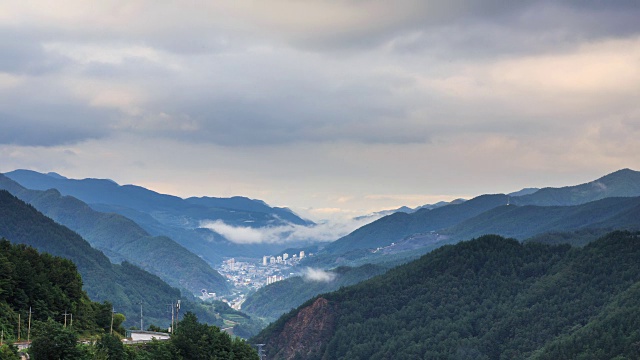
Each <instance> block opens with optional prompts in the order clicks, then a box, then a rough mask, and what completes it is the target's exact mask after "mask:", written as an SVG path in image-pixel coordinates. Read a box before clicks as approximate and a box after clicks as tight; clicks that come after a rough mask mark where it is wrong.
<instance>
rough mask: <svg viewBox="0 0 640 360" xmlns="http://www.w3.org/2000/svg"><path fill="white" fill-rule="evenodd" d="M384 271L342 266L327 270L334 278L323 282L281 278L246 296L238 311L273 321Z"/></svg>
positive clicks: (377, 267)
mask: <svg viewBox="0 0 640 360" xmlns="http://www.w3.org/2000/svg"><path fill="white" fill-rule="evenodd" d="M387 269H388V268H386V267H383V266H380V265H371V264H367V265H362V266H359V267H357V268H351V267H346V266H343V267H339V268H336V269H334V270H332V271H330V272H329V273H330V274H332V275H333V276H335V278H332V279H329V280H326V281H313V280H310V279H305V278H304V277H303V276H295V277H291V278H288V279H284V280H282V281H278V282H276V283H273V284H271V285H267V286H265V287H263V288H260V289H259V290H258V291H256V292H255V293H253V294H251V295H249V297H248V298H247V300H246V301H245V302H244V303H243V304H242V311H245V312H247V313H249V314H252V315H257V316H259V317H262V318H266V319H268V320H271V321H273V320H275V319H277V318H278V317H279V316H280V315H282V314H284V313H287V312H289V311H290V310H291V309H294V308H296V307H298V306H300V305H301V304H302V303H304V302H305V301H307V300H309V299H311V298H312V297H314V296H316V295H318V294H322V293H327V292H330V291H334V290H337V289H339V288H341V287H343V286H349V285H353V284H357V283H359V282H361V281H363V280H366V279H369V278H371V277H373V276H376V275H380V274H382V273H384V272H385V271H387Z"/></svg>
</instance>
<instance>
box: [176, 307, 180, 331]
mask: <svg viewBox="0 0 640 360" xmlns="http://www.w3.org/2000/svg"><path fill="white" fill-rule="evenodd" d="M178 321H180V300H178V303H177V304H176V329H177V328H178Z"/></svg>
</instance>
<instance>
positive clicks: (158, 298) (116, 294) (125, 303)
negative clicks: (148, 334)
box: [0, 190, 180, 324]
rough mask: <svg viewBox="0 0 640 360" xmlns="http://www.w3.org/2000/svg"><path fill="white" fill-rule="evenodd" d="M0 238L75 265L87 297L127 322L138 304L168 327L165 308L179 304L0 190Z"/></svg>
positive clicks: (151, 280) (170, 292)
mask: <svg viewBox="0 0 640 360" xmlns="http://www.w3.org/2000/svg"><path fill="white" fill-rule="evenodd" d="M0 236H1V237H4V238H6V239H7V240H9V241H11V242H12V243H14V244H26V245H29V246H33V247H34V248H36V249H37V250H38V251H41V252H47V253H49V254H51V255H55V256H60V257H63V258H65V259H69V260H71V261H73V263H74V264H75V265H76V266H77V268H78V272H80V274H81V275H82V281H83V284H84V290H85V291H86V292H87V294H88V295H89V297H90V298H91V299H93V300H95V301H109V302H111V303H112V304H113V305H114V307H115V308H116V310H117V311H118V312H121V313H124V314H125V315H127V317H128V318H129V319H137V318H138V316H137V314H138V313H139V309H140V305H139V303H140V302H141V301H142V303H143V305H144V307H145V309H146V310H145V316H146V317H147V318H148V319H149V320H150V321H154V320H158V319H160V318H162V319H163V321H162V322H166V311H165V305H164V304H170V303H172V302H173V301H175V300H177V299H179V298H180V291H179V290H178V289H176V288H172V287H170V286H169V285H167V284H166V283H165V282H163V281H162V280H161V279H160V278H158V277H157V276H155V275H152V274H150V273H147V272H146V271H144V270H141V269H139V268H137V267H135V266H133V265H131V264H129V263H126V262H124V263H122V264H121V265H116V264H112V263H111V262H110V261H109V259H108V258H107V257H106V256H105V255H104V254H102V253H101V252H100V251H98V250H96V249H94V248H92V247H91V245H89V243H88V242H86V241H85V240H84V239H82V238H81V237H80V235H78V234H77V233H75V232H73V231H71V230H69V229H68V228H66V227H64V226H62V225H59V224H57V223H55V222H54V221H53V220H51V219H50V218H48V217H46V216H44V215H43V214H41V213H39V212H38V211H37V210H36V209H35V208H33V207H32V206H30V205H28V204H26V203H24V202H23V201H21V200H19V199H18V198H16V197H15V196H13V195H11V194H10V193H9V192H7V191H4V190H0ZM133 323H134V322H132V323H131V324H133ZM156 323H161V322H160V321H156Z"/></svg>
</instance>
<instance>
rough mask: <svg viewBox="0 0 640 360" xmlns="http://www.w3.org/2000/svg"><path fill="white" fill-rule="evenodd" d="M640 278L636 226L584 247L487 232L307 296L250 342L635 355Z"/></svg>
mask: <svg viewBox="0 0 640 360" xmlns="http://www.w3.org/2000/svg"><path fill="white" fill-rule="evenodd" d="M639 288H640V234H639V233H630V232H614V233H611V234H609V235H607V236H605V237H603V238H601V239H599V240H597V241H594V242H592V243H590V244H588V245H587V246H585V247H584V248H572V247H570V246H569V245H560V246H549V245H543V244H536V243H529V244H521V243H519V242H517V241H516V240H513V239H505V238H502V237H498V236H483V237H481V238H479V239H476V240H472V241H464V242H461V243H459V244H456V245H447V246H444V247H441V248H439V249H436V250H434V251H433V252H431V253H429V254H427V255H425V256H423V257H422V258H420V259H419V260H417V261H414V262H411V263H409V264H406V265H403V266H400V267H398V268H395V269H392V270H390V271H389V272H387V273H386V274H384V275H381V276H378V277H376V278H373V279H371V280H367V281H365V282H362V283H360V284H357V285H354V286H351V287H347V288H343V289H341V290H338V291H336V292H333V293H329V294H324V295H320V296H319V297H317V298H314V299H311V300H309V301H308V302H307V303H305V304H303V305H302V306H301V307H299V308H298V309H296V310H295V311H292V312H290V313H288V314H287V315H285V316H283V317H281V318H280V319H279V320H278V321H276V322H275V323H273V324H271V325H270V326H269V327H268V328H267V329H265V330H264V331H263V332H262V333H261V334H260V335H258V336H256V337H255V338H254V339H252V341H254V342H261V343H266V344H267V345H266V347H265V348H266V349H267V355H268V356H269V358H271V359H294V358H304V359H309V360H313V359H410V358H428V359H432V358H434V359H436V358H437V359H440V358H458V359H559V358H565V359H566V358H571V359H577V358H585V359H587V358H599V359H605V358H606V359H612V358H616V356H620V359H622V358H629V359H632V358H638V357H639V356H640V347H638V346H637V344H639V343H640V332H638V331H637V324H640V310H638V309H640V297H638V296H635V295H637V294H638V289H639ZM311 313H313V314H314V315H313V317H310V316H311V315H310V314H311ZM634 324H635V326H634ZM291 334H295V336H293V337H292V336H291ZM285 335H286V336H285ZM289 337H291V339H289ZM291 341H295V344H293V343H291ZM593 344H597V346H593Z"/></svg>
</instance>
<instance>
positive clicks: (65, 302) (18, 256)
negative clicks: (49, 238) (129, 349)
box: [0, 239, 121, 342]
mask: <svg viewBox="0 0 640 360" xmlns="http://www.w3.org/2000/svg"><path fill="white" fill-rule="evenodd" d="M29 309H31V314H32V316H31V320H32V321H33V322H45V321H47V320H48V319H54V320H55V321H58V322H61V323H62V322H63V321H64V314H65V313H67V314H74V320H73V326H74V328H75V329H76V330H77V331H80V332H88V333H98V332H101V331H104V330H105V329H109V327H110V325H111V305H110V304H109V303H96V302H92V301H90V300H89V297H88V296H87V294H86V293H85V292H84V291H83V289H82V279H81V277H80V274H79V273H78V271H77V269H76V266H75V264H74V263H73V262H71V261H70V260H67V259H64V258H61V257H57V256H52V255H49V254H45V253H42V254H41V253H39V252H38V251H37V250H36V249H34V248H33V247H30V246H26V245H24V244H18V245H13V244H11V243H10V242H9V241H8V240H6V239H0V329H2V330H3V331H4V341H5V342H6V341H15V340H17V339H18V337H20V338H21V339H27V337H28V336H29V334H28V331H29V329H28V314H29ZM18 315H21V316H18ZM118 319H121V318H117V320H118ZM19 320H20V324H21V326H20V327H18V322H19ZM68 321H69V322H70V318H69V319H68ZM120 321H121V320H120ZM120 321H118V322H116V324H115V325H116V329H117V328H118V327H119V325H120V324H119V322H120ZM18 328H20V336H18Z"/></svg>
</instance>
